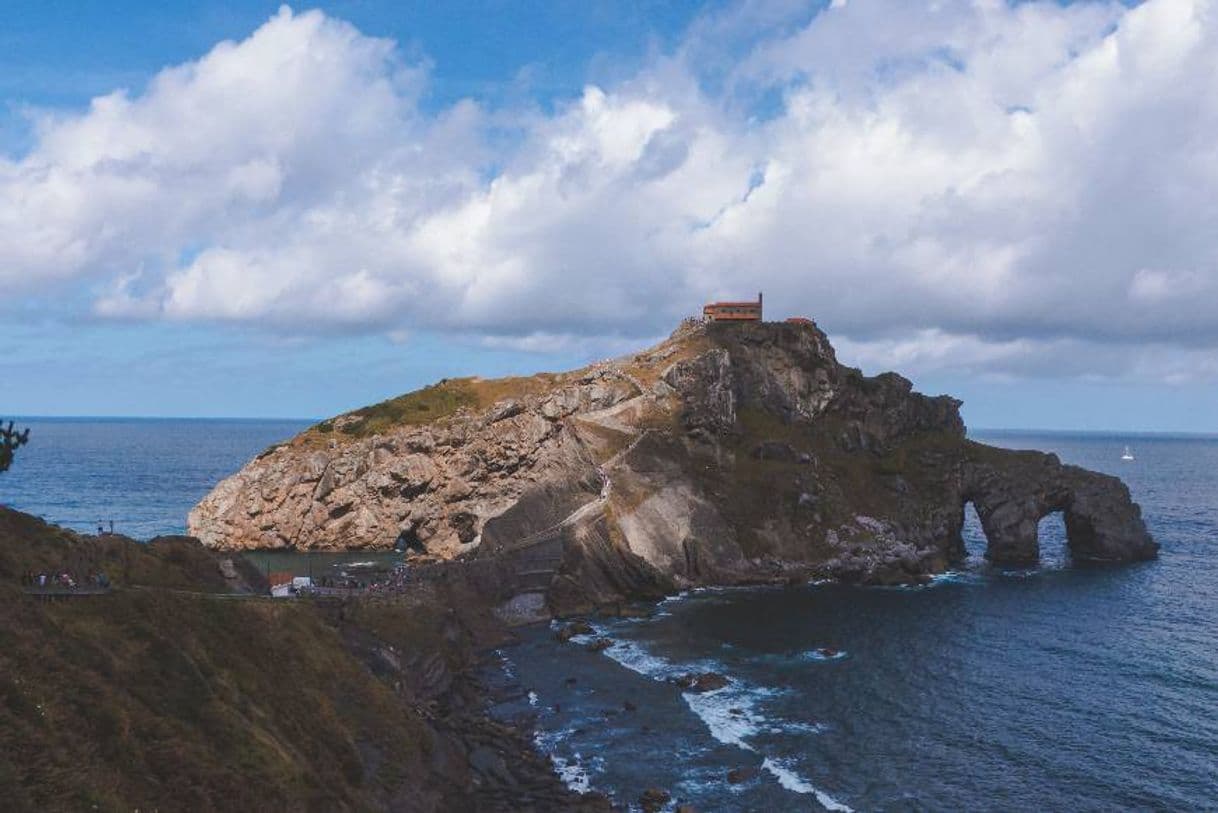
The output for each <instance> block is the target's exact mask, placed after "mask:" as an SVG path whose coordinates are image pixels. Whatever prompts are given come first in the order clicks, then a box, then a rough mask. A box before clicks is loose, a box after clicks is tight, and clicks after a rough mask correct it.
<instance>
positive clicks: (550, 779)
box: [0, 508, 602, 811]
mask: <svg viewBox="0 0 1218 813" xmlns="http://www.w3.org/2000/svg"><path fill="white" fill-rule="evenodd" d="M219 564H220V563H219V557H217V556H215V555H214V554H211V553H210V552H208V551H207V550H206V549H204V548H202V547H201V546H199V545H198V544H197V542H194V541H192V540H185V539H162V540H154V541H153V542H152V543H150V544H148V545H142V544H137V543H134V542H132V541H131V540H128V539H125V538H123V537H116V536H110V537H102V538H97V537H87V536H78V535H76V534H73V533H71V532H67V531H62V530H60V529H58V528H55V527H53V526H48V525H46V524H44V523H42V522H41V521H39V520H37V519H34V518H33V517H29V516H26V515H23V514H19V513H17V512H14V511H10V510H8V509H3V508H0V617H2V618H3V619H4V620H3V623H0V808H2V809H4V810H6V811H24V810H30V811H33V810H116V811H117V810H126V811H130V810H197V811H204V810H271V809H285V810H319V811H321V810H325V811H331V810H369V809H378V810H402V811H427V810H502V809H512V810H520V809H538V810H551V809H560V810H561V809H599V808H600V807H601V806H602V803H600V802H599V801H598V800H595V799H582V798H580V797H577V796H574V795H573V794H570V793H569V792H567V791H566V789H565V788H564V787H562V785H561V783H559V781H558V780H557V778H556V777H555V776H554V775H553V773H552V771H551V769H550V766H549V764H548V762H546V761H544V760H542V759H540V758H539V757H536V756H535V755H533V754H532V752H531V750H530V749H529V748H528V743H527V740H524V739H522V738H521V737H520V736H518V735H517V734H516V733H515V732H513V731H512V730H510V729H506V728H504V727H502V726H498V725H497V724H494V723H492V722H490V721H489V720H487V719H486V718H485V717H484V716H483V715H482V713H481V707H480V705H479V702H480V698H479V695H478V692H477V688H476V685H475V683H474V682H473V681H472V679H471V673H472V669H473V667H474V666H475V652H476V650H477V649H478V648H479V647H480V646H485V645H487V644H489V643H491V642H492V641H495V640H497V639H498V637H499V636H501V635H502V634H503V632H502V630H501V629H498V628H497V627H496V626H495V625H494V624H493V623H491V622H490V620H489V617H488V616H487V615H485V614H484V613H483V612H482V611H481V610H480V607H481V606H482V605H481V604H480V603H479V602H478V601H477V600H476V598H474V597H471V596H470V595H468V591H464V590H463V588H462V587H461V586H460V584H459V583H451V584H449V585H448V586H447V587H432V586H420V590H419V593H418V595H417V596H415V598H417V601H412V600H410V598H409V597H404V598H401V599H399V600H397V601H395V602H381V603H373V602H367V601H356V602H348V603H347V604H345V605H342V606H334V607H326V606H324V605H318V604H312V603H308V602H273V601H270V600H264V599H261V598H258V597H254V596H244V597H243V596H241V595H240V594H238V595H236V596H233V595H231V594H228V593H226V592H225V591H227V590H229V589H232V588H234V587H237V588H238V589H240V587H241V586H242V582H243V581H244V579H243V578H242V575H241V574H238V576H237V579H236V580H234V579H226V578H225V577H224V575H223V574H222V571H221V569H220V567H219ZM65 569H67V570H72V571H73V572H75V573H79V574H83V573H86V572H95V571H102V572H105V573H106V574H107V575H108V576H109V577H111V579H112V580H114V581H115V582H116V583H117V587H116V589H114V590H112V591H111V592H110V593H109V594H106V595H99V596H95V597H77V598H71V599H61V600H58V601H54V602H47V601H42V600H38V599H36V598H34V597H32V596H30V595H27V594H26V593H25V590H24V587H23V585H22V576H23V575H24V574H26V573H27V572H29V571H33V572H34V573H38V572H43V571H47V572H60V571H62V570H65ZM230 573H231V571H230ZM254 577H256V574H250V578H254Z"/></svg>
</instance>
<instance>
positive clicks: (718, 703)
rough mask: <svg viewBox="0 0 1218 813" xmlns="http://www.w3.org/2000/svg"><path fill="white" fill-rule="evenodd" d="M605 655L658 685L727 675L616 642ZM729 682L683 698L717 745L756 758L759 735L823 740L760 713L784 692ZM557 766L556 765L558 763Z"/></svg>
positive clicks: (807, 726)
mask: <svg viewBox="0 0 1218 813" xmlns="http://www.w3.org/2000/svg"><path fill="white" fill-rule="evenodd" d="M596 634H597V635H600V634H602V632H601V630H599V629H598V630H597V632H596ZM603 654H604V655H605V656H606V657H608V658H610V659H612V660H613V661H616V662H617V663H618V664H620V665H621V666H623V667H625V668H626V669H629V670H630V671H632V672H635V673H636V674H640V675H643V676H645V677H649V678H651V679H653V680H657V681H667V680H670V679H672V678H675V677H679V676H681V675H686V674H689V673H691V672H718V673H719V674H726V672H725V670H724V667H723V666H722V665H721V664H719V663H718V662H716V661H714V660H709V659H704V660H699V661H695V662H690V663H681V664H677V663H673V662H672V661H670V660H668V659H666V658H663V657H661V656H659V655H655V654H654V653H652V652H650V651H649V650H648V649H647V648H646V647H644V646H642V645H640V644H639V643H637V642H635V641H630V640H621V639H615V640H614V642H613V643H612V644H611V645H610V646H609V647H608V648H607V649H605V650H604V652H603ZM810 654H816V655H819V656H820V657H821V658H824V659H836V658H841V657H845V655H846V653H845V652H838V653H835V654H834V655H829V656H826V655H824V654H823V653H820V652H819V650H811V651H810V652H807V653H803V655H804V656H807V655H810ZM728 678H729V683H728V684H727V685H726V686H724V687H723V688H721V689H716V690H715V691H710V692H702V693H697V692H682V694H681V696H682V699H683V700H684V701H685V704H686V705H687V706H688V707H689V709H690V711H692V712H693V713H694V715H695V716H696V717H697V718H698V719H699V720H701V721H702V723H703V724H704V725H705V726H706V728H707V730H708V731H709V732H710V735H711V736H712V737H713V738H714V739H715V740H717V741H718V742H720V743H723V744H724V745H732V746H735V747H737V748H740V749H742V750H745V751H750V752H752V753H758V750H757V747H756V746H754V745H753V744H752V743H751V742H750V740H751V739H754V738H756V737H757V736H758V735H765V734H784V733H786V734H789V733H793V732H797V731H798V732H801V733H810V734H819V733H821V732H822V731H823V730H824V726H823V725H821V724H819V723H815V722H801V721H789V720H771V719H769V718H767V717H766V716H765V715H764V714H762V712H761V710H760V706H761V704H762V703H763V702H764V701H766V700H769V699H771V698H774V697H777V696H779V695H782V694H783V693H784V692H783V691H782V690H781V689H775V688H769V687H764V686H754V685H751V684H748V683H746V682H744V681H741V680H737V679H733V678H731V677H730V676H728ZM762 756H763V758H764V762H763V765H762V767H763V768H764V769H765V770H766V771H767V772H769V773H770V774H771V775H772V776H773V777H774V778H775V779H777V780H778V782H779V784H781V785H782V786H783V787H784V788H787V789H788V790H791V791H794V792H796V793H800V794H811V795H813V796H814V797H815V798H816V800H817V801H818V802H819V803H820V804H821V805H822V806H824V807H825V808H827V809H829V810H832V811H845V812H846V813H851V809H850V808H849V807H847V806H846V805H844V804H842V803H840V802H838V801H837V800H836V799H834V798H833V797H831V796H829V795H828V794H827V793H824V792H823V791H821V790H819V789H817V788H816V787H814V786H813V785H812V784H811V783H810V782H808V781H807V780H806V779H804V778H803V777H801V776H800V775H799V774H798V773H796V772H795V771H794V770H792V769H791V768H790V766H789V765H788V764H786V763H785V762H783V761H782V760H778V759H775V758H773V757H768V756H764V755H762ZM555 764H556V765H557V763H555Z"/></svg>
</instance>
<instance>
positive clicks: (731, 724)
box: [604, 640, 782, 752]
mask: <svg viewBox="0 0 1218 813" xmlns="http://www.w3.org/2000/svg"><path fill="white" fill-rule="evenodd" d="M604 654H605V655H606V656H608V657H609V658H611V659H613V660H614V661H616V662H617V663H619V664H621V665H622V666H624V667H626V668H627V669H629V670H631V671H632V672H635V673H637V674H640V675H644V676H646V677H649V678H651V679H653V680H658V681H667V680H670V679H672V678H676V677H679V676H681V675H686V674H689V673H691V672H718V673H720V674H722V673H723V671H724V670H723V666H722V665H721V664H719V663H718V662H716V661H713V660H702V661H697V662H694V663H683V664H675V663H673V662H671V661H669V660H667V659H665V658H662V657H659V656H657V655H653V654H652V653H651V652H648V651H647V650H646V649H645V648H643V647H641V646H639V645H638V644H637V643H635V642H634V641H621V640H618V641H614V642H613V644H612V645H611V646H610V647H609V648H608V649H606V650H605V652H604ZM729 680H730V682H729V683H728V685H726V686H724V687H723V688H722V689H716V690H715V691H711V692H702V693H697V692H682V694H681V696H682V698H683V699H684V701H685V705H687V706H688V707H689V709H690V711H692V712H693V713H694V715H695V716H696V717H697V718H698V719H699V720H701V721H702V723H703V725H705V726H706V728H707V730H708V731H710V734H711V736H712V737H714V738H715V739H716V740H718V741H719V742H721V743H723V744H725V745H734V746H736V747H738V748H743V749H744V750H746V751H754V752H755V751H756V749H755V748H754V747H753V746H752V745H750V744H749V743H748V739H749V738H750V737H755V736H756V735H758V734H761V733H763V732H767V731H771V730H774V729H776V728H778V729H781V725H782V724H776V723H772V722H771V721H769V720H767V718H766V717H765V716H764V715H763V714H762V713H761V712H760V711H759V709H758V705H759V703H760V702H761V701H762V700H765V699H767V698H771V697H775V696H777V695H778V694H780V692H779V691H778V690H776V689H770V688H766V687H758V686H751V685H749V684H747V683H744V682H742V681H739V680H732V679H730V678H729Z"/></svg>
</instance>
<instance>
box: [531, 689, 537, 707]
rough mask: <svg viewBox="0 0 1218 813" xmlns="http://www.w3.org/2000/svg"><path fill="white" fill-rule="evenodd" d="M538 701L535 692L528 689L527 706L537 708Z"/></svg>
mask: <svg viewBox="0 0 1218 813" xmlns="http://www.w3.org/2000/svg"><path fill="white" fill-rule="evenodd" d="M538 700H539V698H538V697H537V692H535V691H533V690H532V689H530V690H529V705H530V706H532V707H533V708H537V701H538Z"/></svg>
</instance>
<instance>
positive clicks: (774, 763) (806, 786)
mask: <svg viewBox="0 0 1218 813" xmlns="http://www.w3.org/2000/svg"><path fill="white" fill-rule="evenodd" d="M761 768H762V770H764V771H768V772H769V773H770V774H771V775H772V776H773V777H774V778H775V779H777V780H778V784H780V785H782V786H783V787H784V788H786V789H787V790H789V791H791V792H792V793H799V794H802V795H805V796H809V795H810V796H813V797H815V798H816V801H818V802H820V804H821V806H822V807H824V808H825V809H826V810H832V811H835V813H853V809H852V808H850V807H849V806H848V805H844V804H842V803H841V802H839V801H838V800H837V799H834V798H833V797H832V796H830V795H829V794H827V793H825V792H824V791H823V790H820V789H819V788H817V787H816V786H815V785H813V784H812V783H811V782H809V781H808V780H807V779H805V778H803V777H802V776H800V775H799V774H797V773H796V772H795V771H793V770H792V769H791V767H790V766H789V765H788V764H787V763H785V762H783V761H782V760H779V759H775V758H773V757H766V758H765V761H764V762H762V763H761Z"/></svg>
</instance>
